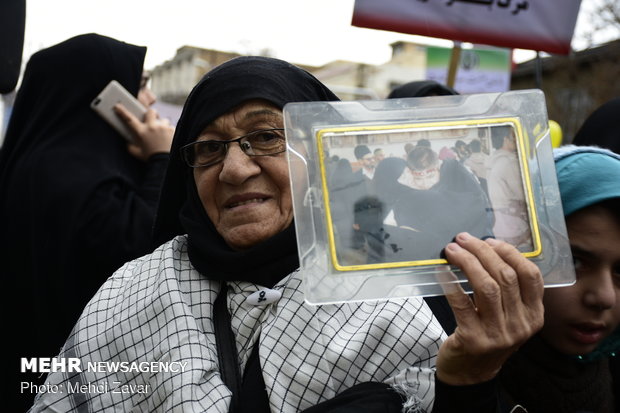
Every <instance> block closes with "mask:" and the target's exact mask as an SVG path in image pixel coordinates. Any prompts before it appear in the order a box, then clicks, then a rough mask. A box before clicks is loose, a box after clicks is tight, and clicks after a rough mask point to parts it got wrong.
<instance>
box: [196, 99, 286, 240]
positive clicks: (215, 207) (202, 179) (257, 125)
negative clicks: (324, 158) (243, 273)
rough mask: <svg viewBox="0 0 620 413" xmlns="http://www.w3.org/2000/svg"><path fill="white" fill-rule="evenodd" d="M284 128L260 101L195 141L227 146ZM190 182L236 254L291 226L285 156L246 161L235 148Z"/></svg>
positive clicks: (223, 118) (225, 118)
mask: <svg viewBox="0 0 620 413" xmlns="http://www.w3.org/2000/svg"><path fill="white" fill-rule="evenodd" d="M282 127H283V119H282V111H281V110H280V109H278V108H276V107H275V106H273V105H272V104H270V103H269V102H266V101H263V100H249V101H247V102H244V103H243V104H241V105H240V106H238V107H237V108H235V109H233V110H231V111H230V112H228V113H226V114H224V115H222V116H220V117H219V118H217V119H215V120H214V121H213V122H212V123H211V124H209V125H208V126H207V127H206V128H205V129H204V130H203V132H202V133H201V135H200V136H199V137H198V138H197V139H196V140H231V139H234V138H237V137H239V136H243V135H246V134H248V133H250V132H252V131H256V130H261V129H271V128H282ZM194 181H195V182H196V188H197V190H198V195H199V196H200V201H201V202H202V205H203V206H204V208H205V211H206V212H207V215H208V216H209V218H210V219H211V222H213V224H214V225H215V228H216V230H217V231H218V233H219V234H220V235H221V236H222V237H223V238H224V240H225V241H226V243H227V244H228V245H229V246H230V247H231V248H233V249H235V250H243V249H247V248H249V247H252V246H253V245H256V244H258V243H260V242H262V241H265V240H267V239H268V238H270V237H272V236H274V235H275V234H277V233H279V232H281V231H283V230H284V229H285V228H287V227H288V226H289V225H290V224H291V222H292V221H293V205H292V199H291V190H290V184H289V172H288V164H287V161H286V154H285V153H280V154H277V155H270V156H255V157H250V156H248V155H246V154H245V153H244V152H243V151H242V150H241V147H240V146H239V144H238V143H233V144H230V145H229V147H228V152H227V154H226V157H225V158H224V160H223V161H222V162H220V163H217V164H215V165H211V166H208V167H202V168H195V169H194Z"/></svg>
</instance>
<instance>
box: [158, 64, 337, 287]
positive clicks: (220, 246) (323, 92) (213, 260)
mask: <svg viewBox="0 0 620 413" xmlns="http://www.w3.org/2000/svg"><path fill="white" fill-rule="evenodd" d="M250 99H264V100H266V101H269V102H271V103H272V104H274V105H275V106H276V107H278V108H280V109H282V108H283V107H284V105H285V104H286V103H289V102H311V101H334V100H338V98H337V97H336V96H335V95H334V94H333V93H332V92H331V91H330V90H329V89H327V87H325V86H324V85H323V84H322V83H321V82H320V81H318V80H317V79H316V78H315V77H314V76H312V75H311V74H310V73H308V72H306V71H305V70H303V69H300V68H299V67H296V66H294V65H292V64H290V63H287V62H284V61H282V60H278V59H273V58H267V57H239V58H236V59H232V60H230V61H228V62H226V63H224V64H222V65H220V66H218V67H216V68H215V69H213V70H211V71H210V72H209V73H207V74H206V75H205V76H204V77H203V78H202V80H201V81H200V82H199V83H198V85H196V87H194V89H193V90H192V92H191V93H190V95H189V97H188V99H187V101H186V103H185V106H184V108H183V112H182V114H181V117H180V119H179V122H178V124H177V129H176V133H175V136H174V141H173V143H172V153H171V159H170V165H169V167H168V172H167V174H166V178H165V182H164V186H163V189H162V196H161V203H160V205H159V208H158V212H157V218H156V223H155V241H156V243H162V242H165V241H167V240H169V239H171V238H172V237H174V236H175V235H179V234H185V233H187V234H188V236H189V256H190V260H191V262H192V264H193V265H194V266H195V267H196V268H197V269H198V270H199V271H200V272H201V273H202V274H204V275H205V276H207V277H209V278H211V279H219V280H237V281H244V280H245V281H251V282H255V283H257V284H261V285H265V286H272V285H274V284H275V283H277V282H278V281H279V280H280V279H282V278H283V277H284V276H286V275H287V274H288V273H290V272H292V271H293V270H295V269H296V268H297V267H298V265H299V263H298V256H297V243H296V237H295V229H294V225H293V224H291V225H290V226H289V227H288V228H287V229H286V230H284V231H283V232H281V233H279V234H277V235H275V236H274V237H272V238H270V239H268V240H266V241H264V242H262V243H260V244H258V245H255V246H253V247H252V248H250V249H247V250H244V251H234V250H232V249H231V248H230V247H229V246H228V245H227V244H226V243H225V242H224V240H223V238H222V237H221V236H220V234H219V233H218V232H217V231H216V229H215V227H214V225H213V223H212V222H211V221H210V219H209V218H208V216H207V214H206V212H205V210H204V207H203V206H202V203H201V202H200V199H199V198H198V194H197V191H196V185H195V183H194V180H193V174H192V173H191V170H190V168H188V167H187V166H186V165H185V164H184V163H183V161H182V160H181V157H180V154H179V148H181V147H182V146H183V145H185V144H187V143H189V142H193V141H194V140H196V138H197V137H198V135H199V134H200V132H201V131H202V130H203V129H204V128H205V127H206V126H207V125H208V124H209V123H211V122H212V121H214V120H215V119H216V118H218V117H219V116H221V115H224V114H226V113H227V112H229V111H230V110H232V109H234V108H235V107H237V106H239V105H240V104H242V103H243V102H245V101H247V100H250Z"/></svg>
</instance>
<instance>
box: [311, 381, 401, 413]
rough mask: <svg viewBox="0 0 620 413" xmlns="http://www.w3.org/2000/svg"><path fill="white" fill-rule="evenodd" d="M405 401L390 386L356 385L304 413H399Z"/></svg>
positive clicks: (373, 383) (370, 383) (375, 383)
mask: <svg viewBox="0 0 620 413" xmlns="http://www.w3.org/2000/svg"><path fill="white" fill-rule="evenodd" d="M404 402H405V399H404V398H403V396H401V395H400V394H399V393H397V392H396V391H395V390H394V389H393V388H392V387H391V386H390V385H388V384H384V383H378V382H367V383H360V384H357V385H355V386H353V387H351V388H349V389H347V390H345V391H343V392H342V393H340V394H338V395H337V396H336V397H334V398H333V399H330V400H326V401H324V402H322V403H319V404H317V405H316V406H313V407H311V408H309V409H306V410H304V413H401V412H402V408H403V403H404Z"/></svg>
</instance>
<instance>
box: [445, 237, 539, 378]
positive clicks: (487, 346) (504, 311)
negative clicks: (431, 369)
mask: <svg viewBox="0 0 620 413" xmlns="http://www.w3.org/2000/svg"><path fill="white" fill-rule="evenodd" d="M445 253H446V258H447V260H448V262H449V263H450V264H451V265H455V266H457V267H459V268H460V269H461V270H462V271H463V272H464V273H465V275H466V277H467V279H468V280H469V283H470V285H471V287H472V290H473V299H472V298H471V297H470V296H469V295H467V294H465V293H464V291H463V290H462V289H461V288H460V286H458V284H448V285H447V287H444V288H445V289H446V298H447V299H448V302H449V303H450V306H451V307H452V311H453V312H454V316H455V318H456V322H457V325H458V326H457V328H456V330H455V331H454V333H453V334H452V335H451V336H450V337H448V339H447V340H446V341H445V342H444V343H443V344H442V346H441V348H440V349H439V355H438V358H437V377H438V379H439V380H441V381H442V382H444V383H446V384H450V385H468V384H475V383H481V382H484V381H487V380H490V379H492V378H494V377H495V376H496V375H497V373H498V372H499V371H500V369H501V367H502V365H503V364H504V362H505V361H506V360H507V359H508V357H510V355H511V354H512V353H513V352H515V351H516V350H518V348H519V346H521V345H522V344H523V343H524V342H525V341H527V340H528V339H529V338H530V337H531V336H532V335H534V334H535V333H536V332H537V331H538V330H539V329H540V328H541V327H542V325H543V315H544V308H543V303H542V297H543V286H544V283H543V279H542V275H541V273H540V270H539V269H538V267H537V266H536V265H535V264H534V263H532V262H531V261H529V260H528V259H526V258H525V257H523V256H522V255H521V254H520V253H519V251H518V250H517V249H516V248H514V247H513V246H512V245H509V244H507V243H505V242H502V241H498V240H495V239H487V240H486V241H482V240H480V239H477V238H475V237H473V236H471V235H469V234H467V233H461V234H459V235H457V236H456V238H455V242H453V243H450V244H448V246H446V249H445Z"/></svg>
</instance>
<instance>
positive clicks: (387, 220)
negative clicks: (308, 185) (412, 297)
mask: <svg viewBox="0 0 620 413" xmlns="http://www.w3.org/2000/svg"><path fill="white" fill-rule="evenodd" d="M316 136H317V145H318V148H317V149H318V152H319V160H320V161H319V162H320V165H319V167H320V173H321V181H322V187H323V188H322V189H323V199H324V203H325V211H326V217H327V227H328V228H327V235H328V239H329V251H330V254H331V261H332V263H333V265H334V267H335V269H336V270H338V271H352V270H359V269H379V268H397V267H406V266H423V265H436V264H442V263H446V261H445V260H444V259H442V249H443V248H444V247H445V246H446V245H447V244H448V243H449V242H450V241H452V239H453V238H454V236H455V235H456V234H458V233H459V232H469V233H470V234H472V235H474V236H476V237H479V238H485V237H495V238H497V239H501V240H504V241H506V242H508V243H510V244H512V245H514V246H515V247H517V248H518V249H519V251H521V253H522V254H524V255H525V256H527V257H535V256H537V255H539V254H540V253H541V242H540V235H539V230H538V222H537V218H536V208H535V207H534V205H533V203H534V197H533V195H532V188H531V183H530V178H529V173H528V170H527V168H528V165H527V161H526V160H525V157H524V153H526V149H527V148H526V145H527V142H526V139H525V138H524V136H523V132H522V128H521V125H520V123H519V121H518V119H517V118H502V119H485V120H482V121H481V120H477V121H471V122H470V121H461V122H458V123H456V122H454V123H451V122H437V123H425V124H413V125H389V126H388V125H378V126H371V127H369V126H364V127H354V126H352V127H343V128H328V129H321V130H319V131H318V132H317V135H316Z"/></svg>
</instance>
